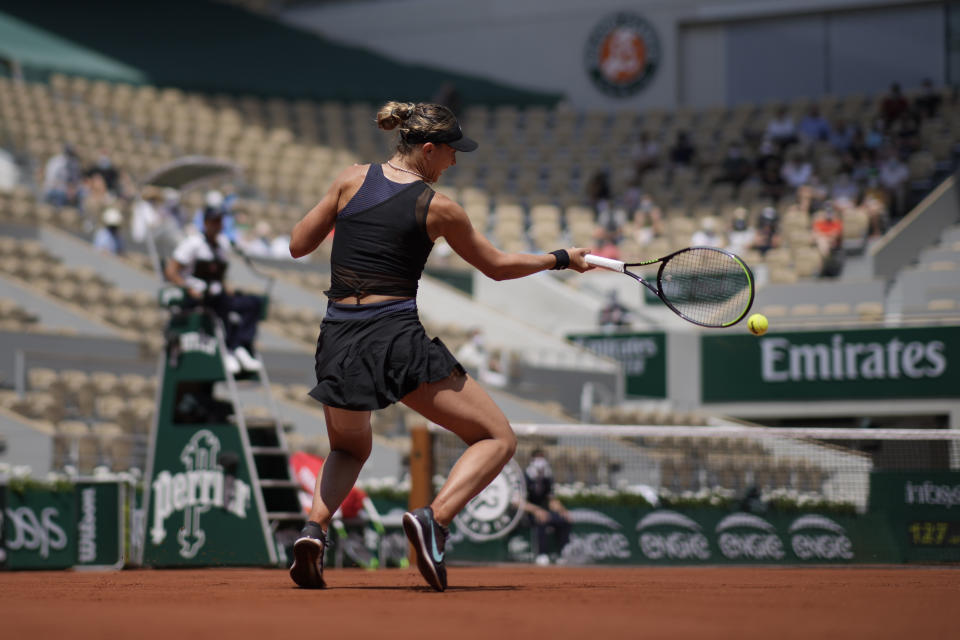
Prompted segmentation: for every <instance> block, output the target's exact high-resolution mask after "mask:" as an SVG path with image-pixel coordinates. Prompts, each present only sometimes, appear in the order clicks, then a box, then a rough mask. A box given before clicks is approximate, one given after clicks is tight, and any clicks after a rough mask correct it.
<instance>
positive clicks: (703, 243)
mask: <svg viewBox="0 0 960 640" xmlns="http://www.w3.org/2000/svg"><path fill="white" fill-rule="evenodd" d="M726 244H727V242H726V238H724V237H723V234H722V233H721V232H720V230H719V229H717V220H716V218H714V217H713V216H705V217H704V218H703V219H701V220H700V228H699V229H697V230H696V231H694V232H693V235H691V236H690V245H691V246H694V247H718V248H720V249H722V248H723V247H724V246H726Z"/></svg>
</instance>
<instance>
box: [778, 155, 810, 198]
mask: <svg viewBox="0 0 960 640" xmlns="http://www.w3.org/2000/svg"><path fill="white" fill-rule="evenodd" d="M780 175H781V177H782V178H783V181H784V182H785V183H786V185H787V187H789V188H790V189H794V190H795V189H798V188H799V187H802V186H803V185H805V184H808V183H809V182H810V181H811V179H812V178H813V164H811V163H810V160H808V159H807V157H806V155H805V154H804V153H803V152H802V151H794V152H793V153H791V154H790V155H789V157H788V158H787V161H786V162H785V163H784V164H783V167H781V168H780Z"/></svg>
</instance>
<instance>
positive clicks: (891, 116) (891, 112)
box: [880, 82, 910, 130]
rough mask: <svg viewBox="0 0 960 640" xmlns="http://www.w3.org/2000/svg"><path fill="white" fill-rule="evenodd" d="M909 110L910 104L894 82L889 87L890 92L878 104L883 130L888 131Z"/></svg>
mask: <svg viewBox="0 0 960 640" xmlns="http://www.w3.org/2000/svg"><path fill="white" fill-rule="evenodd" d="M909 109H910V104H909V103H908V102H907V99H906V98H904V97H903V92H901V90H900V84H899V83H897V82H894V83H893V84H891V85H890V92H889V93H887V95H885V96H884V97H883V100H882V101H881V102H880V119H881V121H882V123H883V127H884V129H885V130H886V129H889V128H890V127H892V126H893V123H894V122H896V121H897V120H899V119H900V116H902V115H903V114H904V113H906V112H907V111H908V110H909Z"/></svg>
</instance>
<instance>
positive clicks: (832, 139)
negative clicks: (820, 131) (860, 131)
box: [827, 118, 857, 152]
mask: <svg viewBox="0 0 960 640" xmlns="http://www.w3.org/2000/svg"><path fill="white" fill-rule="evenodd" d="M856 129H857V128H856V127H855V126H854V125H852V124H850V123H848V122H847V121H846V120H845V119H843V118H837V119H836V120H834V122H833V126H832V127H831V128H830V136H829V137H828V138H827V140H828V142H829V143H830V146H831V147H833V148H834V150H836V151H840V152H843V151H846V150H848V149H849V148H850V145H851V144H853V136H854V132H855V131H856Z"/></svg>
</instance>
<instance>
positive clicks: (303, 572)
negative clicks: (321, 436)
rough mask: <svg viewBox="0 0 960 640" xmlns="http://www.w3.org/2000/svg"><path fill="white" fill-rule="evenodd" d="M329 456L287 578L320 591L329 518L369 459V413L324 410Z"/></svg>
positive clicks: (370, 438) (371, 444)
mask: <svg viewBox="0 0 960 640" xmlns="http://www.w3.org/2000/svg"><path fill="white" fill-rule="evenodd" d="M323 412H324V415H325V416H326V419H327V436H328V437H329V439H330V454H329V455H328V456H327V458H326V460H324V462H323V468H322V469H321V470H320V477H318V478H317V484H316V488H315V490H314V494H313V505H312V506H311V508H310V514H309V516H308V517H307V526H305V527H304V528H303V531H302V532H301V533H300V537H299V538H298V539H297V541H296V542H295V543H294V544H293V565H292V566H291V567H290V577H291V578H292V579H293V581H294V582H295V583H297V585H299V586H301V587H305V588H314V589H317V588H323V587H324V586H325V582H324V580H323V555H324V551H325V550H326V548H327V529H328V527H329V526H330V520H331V519H332V518H333V514H334V513H336V512H337V509H339V508H340V504H341V503H342V502H343V500H344V499H345V498H346V497H347V494H348V493H350V489H352V488H353V485H354V484H356V482H357V477H358V476H359V475H360V470H361V469H362V468H363V464H364V462H366V461H367V458H369V457H370V451H371V449H372V447H373V433H372V431H371V429H370V412H369V411H347V410H346V409H336V408H333V407H326V406H325V407H324V408H323Z"/></svg>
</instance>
